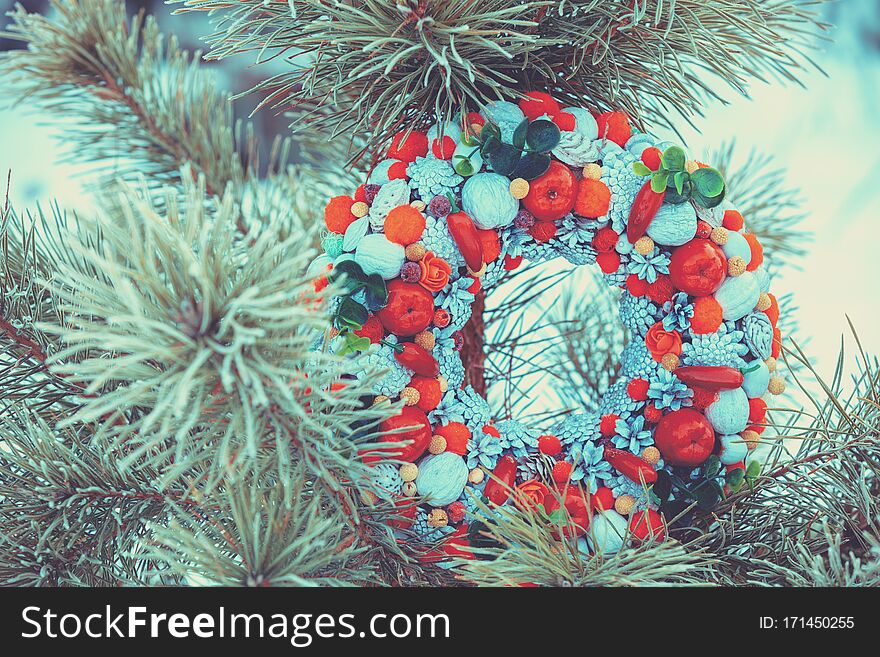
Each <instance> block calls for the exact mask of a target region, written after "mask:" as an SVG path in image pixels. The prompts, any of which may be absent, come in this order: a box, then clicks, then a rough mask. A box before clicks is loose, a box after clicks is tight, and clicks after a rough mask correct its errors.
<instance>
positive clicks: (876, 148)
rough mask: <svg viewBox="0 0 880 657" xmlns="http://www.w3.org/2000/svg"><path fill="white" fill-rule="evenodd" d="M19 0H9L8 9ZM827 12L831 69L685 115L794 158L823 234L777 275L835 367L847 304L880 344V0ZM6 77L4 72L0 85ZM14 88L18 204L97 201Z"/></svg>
mask: <svg viewBox="0 0 880 657" xmlns="http://www.w3.org/2000/svg"><path fill="white" fill-rule="evenodd" d="M24 4H25V5H26V6H28V7H29V8H31V9H34V10H37V9H41V8H42V7H45V5H46V3H45V2H41V1H37V2H25V3H24ZM129 4H130V5H132V6H133V7H134V6H147V7H149V8H150V9H151V10H152V11H156V12H158V13H159V15H160V23H161V24H162V26H163V27H164V29H165V30H166V31H174V32H175V33H177V34H178V35H179V36H180V38H181V41H182V42H183V44H184V45H185V46H189V47H193V48H195V47H198V41H197V38H198V36H199V35H200V34H205V33H206V32H207V31H208V27H207V23H206V20H205V19H204V17H201V16H197V15H193V14H189V15H186V16H177V17H171V16H169V15H168V14H167V8H165V7H163V6H162V4H161V3H158V2H157V3H150V2H135V3H129ZM11 5H12V3H11V2H8V1H7V0H0V10H3V11H4V12H5V11H6V10H8V9H9V8H10V7H11ZM826 18H827V19H828V20H829V21H831V22H834V23H836V26H837V27H836V29H835V30H834V31H833V32H832V34H831V35H832V37H833V39H834V41H833V42H824V43H822V42H817V43H816V46H815V49H814V50H813V51H812V52H811V55H812V56H813V57H814V58H815V59H816V61H817V62H818V63H819V64H820V65H821V66H822V67H823V69H824V71H825V73H826V74H827V75H823V74H822V73H820V72H818V71H812V70H808V71H806V72H805V73H804V75H803V76H802V81H803V83H804V87H803V88H802V87H799V86H796V85H788V86H785V85H781V84H778V83H774V84H772V85H763V84H759V85H756V86H754V87H753V88H752V89H751V98H748V99H746V98H736V97H732V96H731V98H730V101H731V102H730V104H728V105H727V106H723V105H721V104H720V103H719V104H713V105H710V106H707V107H706V111H705V117H704V118H703V119H701V120H699V121H698V122H697V124H698V127H699V129H700V131H699V132H697V130H695V129H693V128H690V127H688V126H686V125H683V126H682V128H681V132H682V135H683V136H684V137H685V139H686V140H687V143H688V145H689V147H690V148H691V150H692V151H693V152H695V153H705V152H706V151H709V150H711V149H713V148H715V147H717V146H719V145H721V144H722V143H725V142H729V141H730V140H731V139H735V140H736V144H737V148H736V152H737V153H738V154H739V156H740V157H741V158H742V159H743V160H744V158H745V156H746V154H747V153H748V152H749V150H750V149H752V148H757V149H758V150H759V151H761V152H763V153H769V154H772V155H773V156H774V158H775V161H776V164H778V165H780V166H783V167H785V168H786V169H787V175H786V177H787V181H788V183H789V185H791V186H794V187H797V188H799V189H800V190H801V197H802V198H801V200H802V204H803V207H804V209H805V210H806V211H807V212H808V214H809V216H808V218H807V219H806V220H805V221H804V222H803V224H802V226H803V228H804V229H805V230H807V231H809V232H811V233H812V234H813V240H812V242H811V243H810V244H809V254H808V255H807V256H806V257H805V258H803V259H801V260H799V261H798V263H797V265H799V267H800V268H799V269H798V268H795V267H792V266H789V263H781V264H782V273H781V275H780V276H778V277H777V278H776V280H774V284H773V290H774V291H777V292H781V291H793V292H794V293H795V300H796V303H797V305H798V306H799V315H798V317H799V322H800V326H801V331H802V334H803V335H804V336H805V337H807V336H808V337H809V339H810V344H809V354H810V357H811V358H812V359H813V361H814V363H815V364H816V366H817V367H818V369H819V371H820V373H821V374H823V375H824V376H829V377H830V375H831V373H832V372H833V368H834V365H835V363H836V359H837V354H838V350H839V348H840V339H841V336H842V335H846V336H847V344H848V349H849V351H848V353H850V354H851V353H852V351H851V350H852V345H853V343H852V341H851V340H850V339H849V329H848V326H847V322H846V316H847V315H848V316H849V317H850V318H851V319H852V322H853V324H854V325H855V326H856V328H857V330H858V332H859V335H860V338H861V340H862V344H863V346H864V347H865V349H866V350H867V351H868V352H870V353H874V354H876V353H878V352H880V304H878V298H877V297H878V295H877V290H878V288H880V286H878V280H880V254H878V248H880V201H878V198H880V196H878V190H877V183H876V180H877V174H878V170H880V93H878V91H877V90H878V88H880V0H840V2H838V3H836V4H835V5H833V6H830V7H828V8H827V9H826ZM5 22H6V19H5V18H2V19H0V23H2V24H5ZM3 45H4V44H2V43H0V47H2V46H3ZM5 45H6V46H7V47H8V46H9V43H8V42H7V43H6V44H5ZM242 63H244V62H242ZM215 68H216V70H217V74H218V75H219V76H220V78H221V83H222V84H224V85H225V86H226V87H227V88H229V89H231V90H233V91H238V90H242V89H245V88H247V87H248V86H250V84H252V83H253V82H254V81H255V80H256V78H257V76H258V75H263V74H264V71H263V70H260V69H256V70H254V69H242V68H241V67H240V65H239V66H236V65H235V64H233V65H232V66H224V67H215ZM2 83H3V80H2V79H0V89H2V88H3V86H2ZM4 95H6V94H5V93H4V92H2V91H0V172H2V173H3V174H4V175H3V178H4V179H5V173H6V171H7V170H9V169H11V170H12V181H13V184H12V190H11V200H12V201H13V203H14V204H15V206H16V207H18V208H20V209H25V208H30V207H34V205H35V204H37V203H41V204H44V205H45V204H49V203H51V202H54V201H57V202H58V203H59V205H60V206H61V207H64V208H69V209H75V210H78V211H87V210H88V208H89V206H90V199H89V197H88V195H86V194H85V193H84V192H83V184H84V182H85V181H86V179H87V173H86V172H87V168H86V167H83V166H81V165H79V166H78V165H74V164H64V163H61V162H60V161H59V160H60V158H61V155H62V153H63V148H62V147H61V143H62V142H63V138H64V130H63V128H60V129H59V128H57V127H48V126H47V125H45V121H46V119H47V117H46V116H43V115H41V114H40V113H38V112H35V111H34V110H33V109H32V108H31V107H29V106H28V105H27V104H24V105H19V106H17V107H12V108H10V107H8V103H5V102H4V100H3V96H4ZM244 102H245V103H249V104H253V102H255V101H254V99H247V100H245V101H244ZM248 108H249V106H244V107H242V108H241V109H242V110H243V111H246V110H247V109H248ZM258 120H259V121H261V122H263V123H265V124H267V125H266V126H265V127H266V128H267V129H271V128H279V129H280V126H282V125H283V124H284V122H283V120H282V119H279V118H277V117H272V116H269V115H268V114H266V115H263V116H260V117H258ZM53 123H55V121H54V119H53ZM660 136H663V137H672V136H671V135H663V134H661V135H660ZM123 155H124V154H120V156H121V157H122V156H123Z"/></svg>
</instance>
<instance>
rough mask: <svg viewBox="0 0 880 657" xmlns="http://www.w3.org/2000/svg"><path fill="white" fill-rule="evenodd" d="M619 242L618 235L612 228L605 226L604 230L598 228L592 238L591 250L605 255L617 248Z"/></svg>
mask: <svg viewBox="0 0 880 657" xmlns="http://www.w3.org/2000/svg"><path fill="white" fill-rule="evenodd" d="M619 240H620V235H618V234H617V233H615V232H614V229H613V228H610V227H609V226H605V227H604V228H600V229H599V230H598V232H597V233H596V234H595V235H594V236H593V248H594V249H596V251H597V252H598V253H607V252H608V251H611V250H612V249H614V247H615V246H617V242H618V241H619Z"/></svg>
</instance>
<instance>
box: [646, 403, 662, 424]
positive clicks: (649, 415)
mask: <svg viewBox="0 0 880 657" xmlns="http://www.w3.org/2000/svg"><path fill="white" fill-rule="evenodd" d="M644 415H645V420H647V421H648V422H650V423H651V424H657V423H658V422H659V421H660V418H662V417H663V411H661V410H660V409H659V408H657V406H656V405H654V404H648V405H647V406H645V411H644Z"/></svg>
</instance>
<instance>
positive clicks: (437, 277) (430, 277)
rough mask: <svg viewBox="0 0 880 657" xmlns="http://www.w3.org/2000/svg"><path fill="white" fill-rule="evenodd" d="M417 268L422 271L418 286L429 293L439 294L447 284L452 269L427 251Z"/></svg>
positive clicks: (441, 259)
mask: <svg viewBox="0 0 880 657" xmlns="http://www.w3.org/2000/svg"><path fill="white" fill-rule="evenodd" d="M419 268H420V269H421V270H422V278H421V279H420V280H419V285H421V286H422V287H423V288H425V289H426V290H428V291H429V292H439V291H440V290H442V289H443V288H444V287H446V285H447V283H449V275H450V274H451V273H452V267H451V266H450V265H449V263H448V262H446V261H445V260H444V259H443V258H438V257H437V256H435V255H434V253H433V252H432V251H428V252H427V253H426V254H425V257H423V258H422V259H421V260H419Z"/></svg>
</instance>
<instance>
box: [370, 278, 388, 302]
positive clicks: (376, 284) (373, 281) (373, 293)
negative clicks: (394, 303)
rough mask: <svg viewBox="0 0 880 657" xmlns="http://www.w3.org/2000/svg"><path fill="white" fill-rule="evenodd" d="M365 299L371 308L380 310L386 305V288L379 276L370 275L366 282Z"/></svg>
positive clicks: (383, 280)
mask: <svg viewBox="0 0 880 657" xmlns="http://www.w3.org/2000/svg"><path fill="white" fill-rule="evenodd" d="M366 288H367V299H368V300H369V302H370V305H371V306H372V307H373V308H382V307H383V306H384V305H385V304H386V303H388V286H387V285H385V279H384V278H382V277H381V276H380V275H379V274H370V275H369V276H367V280H366Z"/></svg>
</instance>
